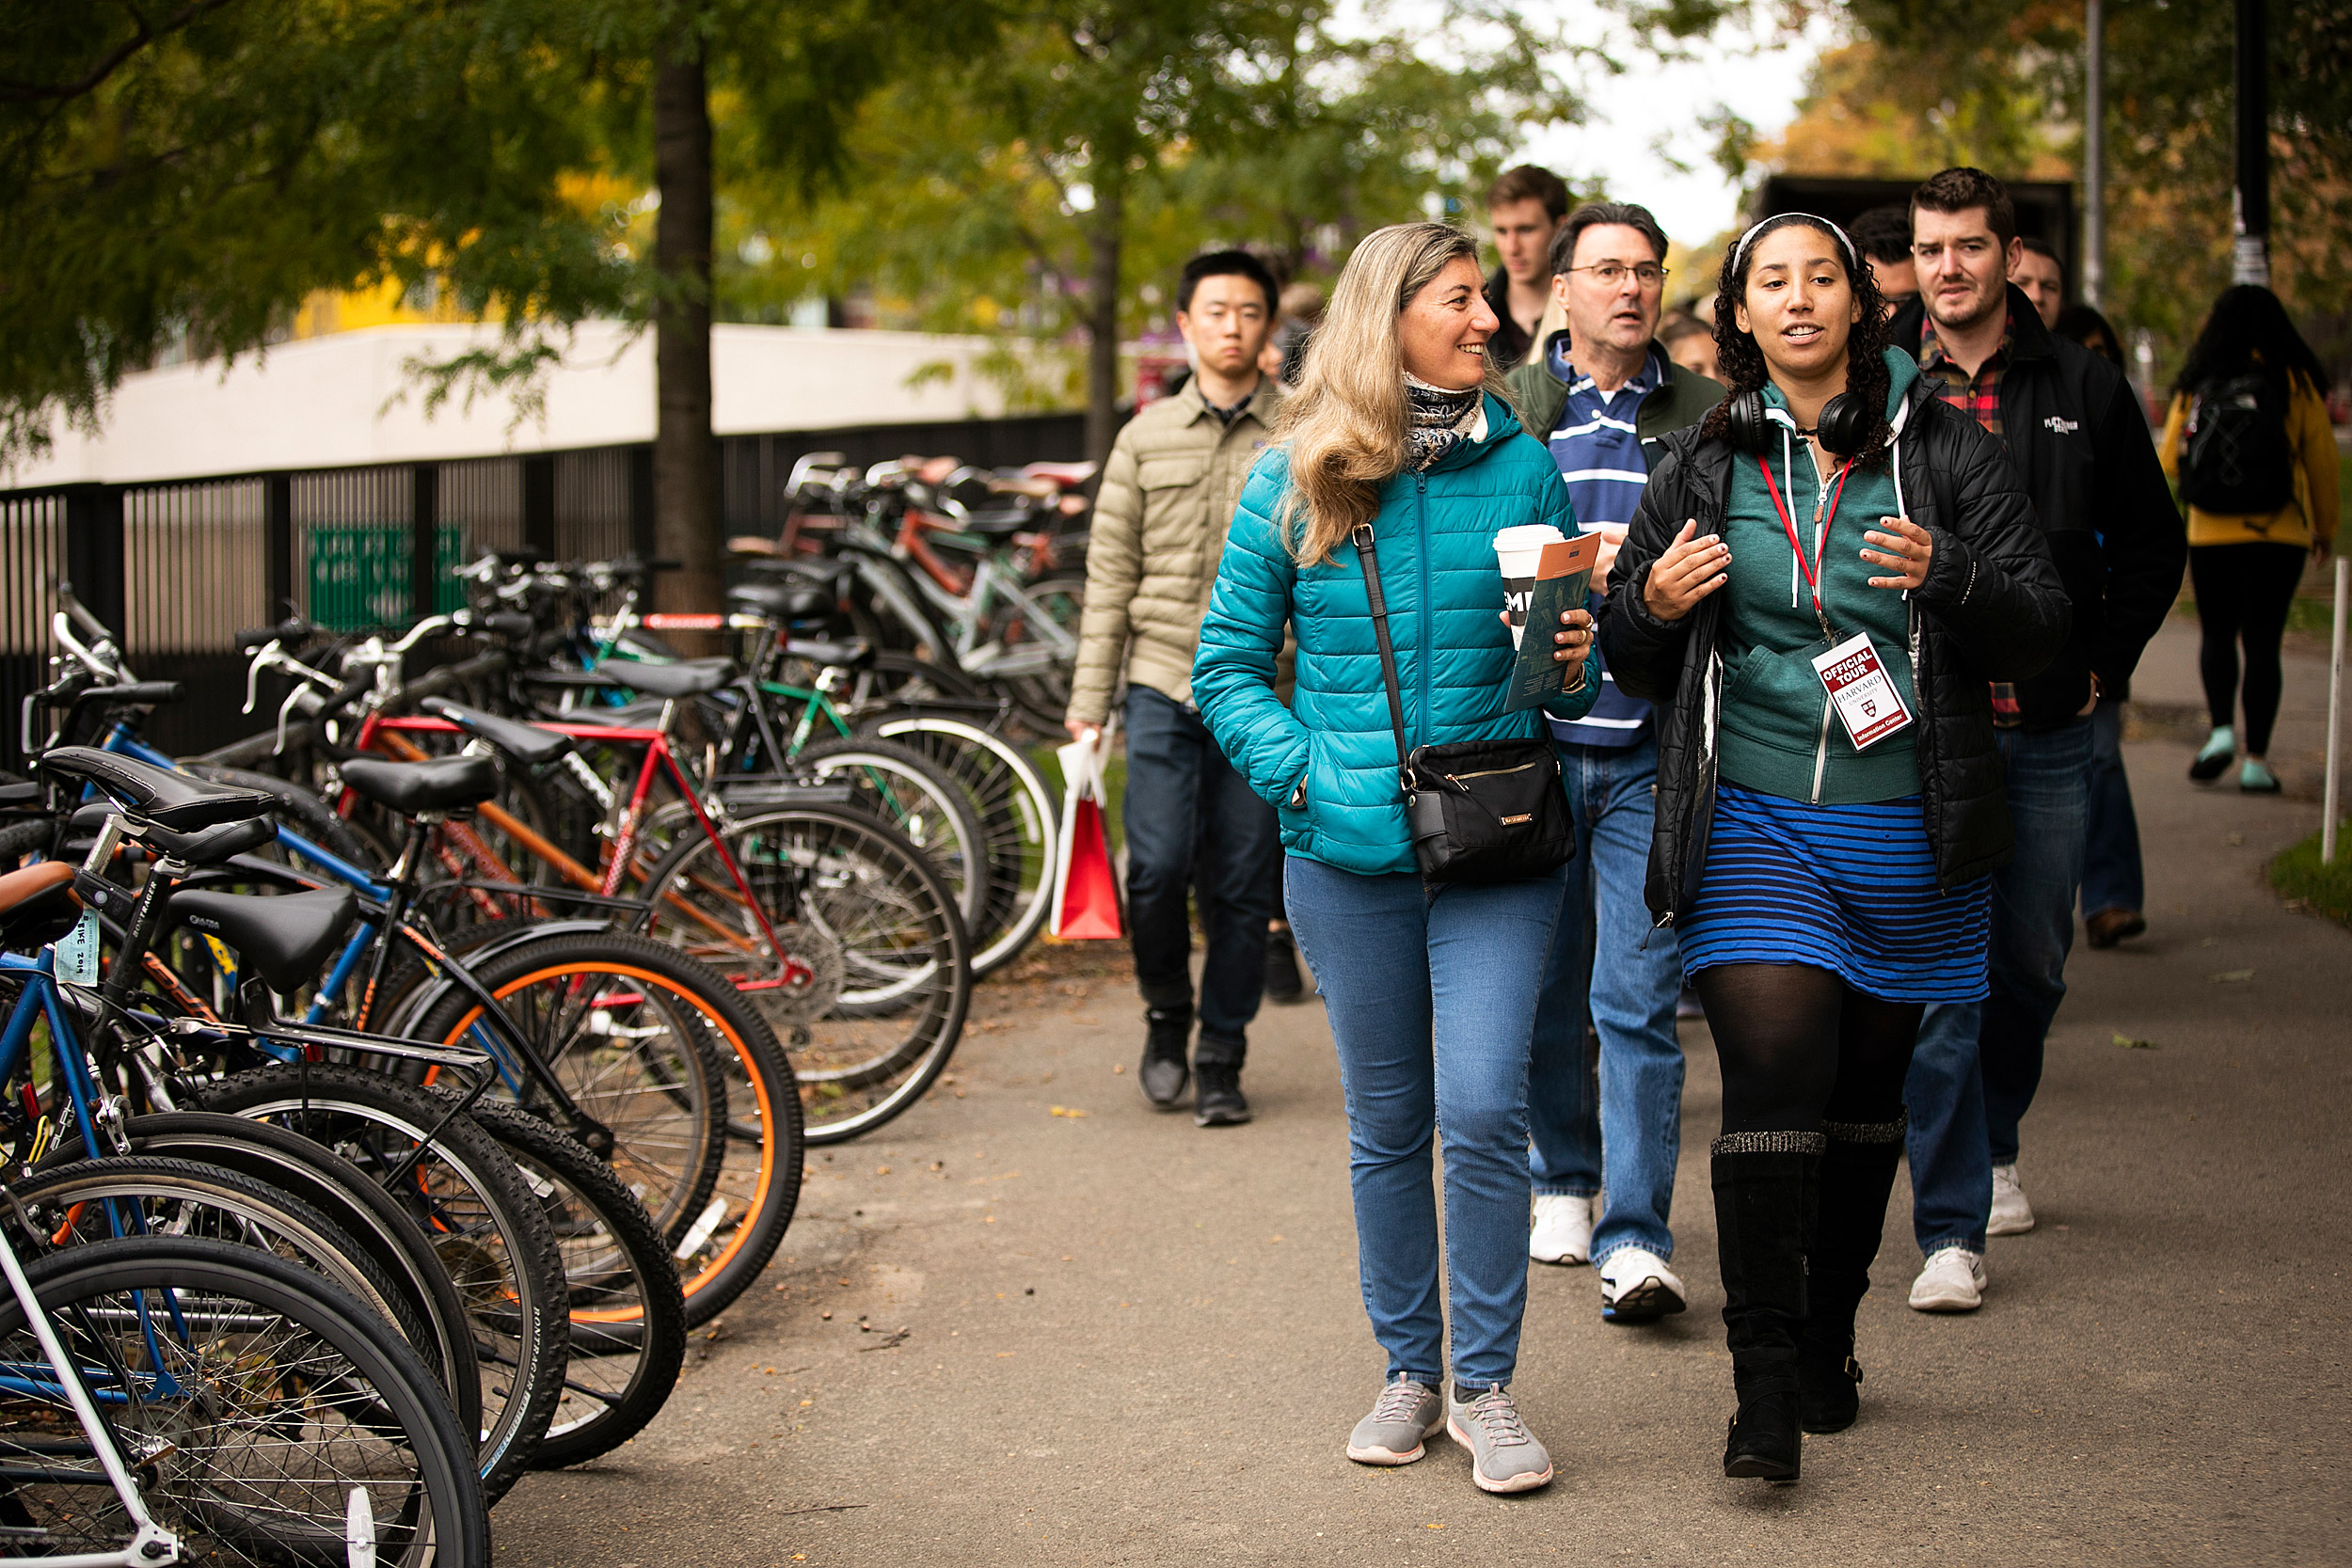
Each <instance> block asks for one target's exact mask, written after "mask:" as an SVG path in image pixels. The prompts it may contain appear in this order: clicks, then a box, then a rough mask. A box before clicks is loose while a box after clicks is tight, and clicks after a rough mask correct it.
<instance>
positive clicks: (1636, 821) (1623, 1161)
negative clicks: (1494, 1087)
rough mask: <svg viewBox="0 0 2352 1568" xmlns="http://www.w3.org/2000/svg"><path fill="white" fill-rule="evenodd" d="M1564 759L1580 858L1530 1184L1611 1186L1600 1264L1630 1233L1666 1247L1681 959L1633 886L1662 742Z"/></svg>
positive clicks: (1554, 996)
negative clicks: (1595, 1042)
mask: <svg viewBox="0 0 2352 1568" xmlns="http://www.w3.org/2000/svg"><path fill="white" fill-rule="evenodd" d="M1560 768H1561V771H1562V773H1563V775H1564V776H1565V778H1566V781H1567V787H1568V810H1569V812H1570V813H1571V814H1573V816H1575V818H1576V842H1577V858H1576V859H1575V860H1574V861H1571V862H1570V863H1568V886H1567V893H1566V895H1565V897H1563V898H1562V900H1561V903H1560V924H1559V925H1558V926H1557V927H1554V928H1553V930H1552V933H1551V956H1550V958H1549V960H1548V961H1547V962H1546V965H1545V970H1544V989H1543V991H1542V993H1541V995H1540V996H1539V997H1538V999H1537V1001H1536V1004H1535V1036H1534V1042H1533V1047H1532V1053H1531V1065H1530V1069H1529V1076H1528V1092H1527V1120H1528V1131H1529V1132H1530V1133H1532V1134H1533V1137H1534V1162H1533V1168H1534V1180H1535V1191H1536V1192H1538V1193H1572V1194H1575V1195H1576V1196H1580V1197H1589V1196H1592V1195H1593V1194H1594V1193H1595V1192H1597V1191H1601V1192H1606V1193H1607V1194H1608V1195H1609V1198H1608V1204H1607V1207H1606V1209H1605V1210H1604V1212H1602V1214H1601V1219H1600V1225H1599V1227H1598V1228H1597V1229H1596V1230H1595V1231H1594V1232H1593V1261H1594V1262H1595V1263H1596V1264H1597V1263H1600V1262H1602V1261H1603V1260H1605V1259H1607V1258H1608V1257H1609V1255H1610V1254H1611V1253H1613V1252H1622V1251H1624V1250H1625V1249H1626V1248H1627V1247H1629V1246H1638V1247H1641V1248H1643V1249H1644V1250H1645V1251H1649V1252H1654V1253H1656V1254H1657V1255H1658V1256H1659V1257H1661V1258H1672V1257H1673V1256H1674V1244H1675V1243H1674V1233H1673V1231H1671V1230H1669V1229H1668V1228H1667V1224H1668V1217H1669V1215H1670V1214H1671V1213H1672V1212H1673V1209H1674V1196H1675V1162H1676V1160H1677V1158H1678V1157H1679V1156H1680V1154H1681V1150H1682V1042H1681V1041H1680V1040H1679V1039H1677V1037H1676V1036H1675V1003H1676V1002H1677V1000H1678V999H1679V998H1680V996H1681V994H1682V960H1681V958H1680V957H1679V956H1678V955H1677V953H1676V951H1675V939H1674V933H1673V931H1671V930H1662V931H1661V930H1653V929H1652V928H1651V924H1650V914H1649V906H1648V905H1647V904H1646V903H1645V902H1644V900H1643V895H1642V884H1643V881H1644V879H1645V878H1646V877H1647V876H1648V873H1649V842H1650V834H1651V832H1652V831H1653V830H1654V829H1655V827H1656V826H1657V821H1658V800H1657V787H1658V742H1657V741H1656V740H1654V739H1652V740H1645V741H1644V742H1642V743H1641V744H1640V745H1638V746H1628V747H1623V748H1613V747H1603V746H1570V745H1563V746H1562V747H1561V748H1560ZM1588 1017H1589V1018H1590V1019H1591V1020H1592V1023H1593V1029H1594V1032H1595V1033H1596V1034H1597V1035H1598V1036H1599V1037H1600V1093H1599V1096H1598V1100H1597V1102H1596V1099H1595V1096H1594V1093H1593V1073H1592V1069H1591V1068H1590V1066H1589V1064H1588V1063H1587V1062H1586V1060H1585V1052H1584V1022H1585V1020H1586V1019H1587V1018H1588Z"/></svg>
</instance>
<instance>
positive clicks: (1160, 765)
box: [1120, 686, 1282, 1069]
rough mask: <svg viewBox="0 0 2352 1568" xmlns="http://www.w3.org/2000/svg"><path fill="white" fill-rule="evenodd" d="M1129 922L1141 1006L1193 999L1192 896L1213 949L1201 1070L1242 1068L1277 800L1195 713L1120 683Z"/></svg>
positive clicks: (1204, 1000) (1277, 842) (1269, 897)
mask: <svg viewBox="0 0 2352 1568" xmlns="http://www.w3.org/2000/svg"><path fill="white" fill-rule="evenodd" d="M1124 808H1125V809H1124V811H1123V812H1122V814H1121V817H1120V821H1121V824H1122V825H1123V826H1124V828H1125V830H1126V833H1127V925H1128V934H1129V937H1130V938H1131V940H1132V942H1133V945H1134V948H1135V955H1136V985H1137V986H1138V987H1139V988H1140V989H1141V990H1142V991H1143V1000H1144V1005H1145V1006H1152V1007H1190V1006H1192V1005H1193V996H1192V915H1191V911H1190V907H1189V905H1190V901H1191V895H1198V898H1199V903H1200V928H1201V931H1202V932H1203V934H1204V935H1205V936H1206V938H1207V945H1208V954H1207V957H1206V958H1205V959H1204V960H1203V961H1202V963H1201V966H1200V1046H1199V1048H1198V1049H1197V1050H1196V1051H1195V1052H1194V1053H1193V1064H1194V1065H1195V1066H1196V1067H1211V1066H1221V1067H1230V1068H1236V1069H1237V1068H1239V1067H1240V1066H1241V1065H1242V1057H1243V1053H1244V1052H1245V1051H1246V1050H1247V1042H1248V1037H1247V1035H1246V1033H1245V1032H1246V1031H1247V1030H1248V1027H1249V1021H1250V1020H1251V1019H1253V1018H1256V1017H1257V1016H1258V1002H1259V1000H1260V996H1261V994H1262V992H1263V990H1264V987H1265V927H1266V922H1267V921H1268V920H1270V919H1272V918H1273V917H1274V912H1275V910H1276V909H1277V907H1278V906H1277V905H1276V903H1275V900H1274V892H1275V888H1274V879H1273V877H1272V875H1271V869H1272V867H1273V866H1274V865H1275V864H1277V863H1279V861H1280V859H1281V854H1282V841H1281V836H1280V832H1279V828H1278V826H1277V823H1276V820H1275V816H1274V808H1273V807H1272V806H1269V805H1267V804H1266V803H1265V802H1264V801H1263V800H1259V799H1258V797H1257V796H1256V795H1254V794H1252V793H1251V792H1250V788H1249V786H1248V784H1244V783H1243V782H1242V778H1241V775H1240V774H1238V773H1236V772H1234V771H1233V767H1232V764H1231V763H1229V762H1227V761H1226V760H1225V753H1224V752H1220V751H1218V750H1217V749H1216V740H1215V738H1214V737H1212V736H1210V734H1209V730H1208V726H1207V725H1205V724H1203V723H1201V722H1200V715H1199V714H1197V713H1195V712H1193V711H1192V710H1191V709H1189V708H1187V707H1184V705H1181V704H1178V703H1174V702H1171V701H1169V700H1168V698H1167V697H1165V696H1163V695H1162V694H1160V693H1159V692H1157V691H1154V690H1152V689H1151V688H1149V687H1143V686H1133V687H1129V688H1128V689H1127V795H1126V799H1125V801H1124Z"/></svg>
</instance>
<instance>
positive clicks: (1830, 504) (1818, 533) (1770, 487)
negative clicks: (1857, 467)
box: [1756, 457, 1853, 615]
mask: <svg viewBox="0 0 2352 1568" xmlns="http://www.w3.org/2000/svg"><path fill="white" fill-rule="evenodd" d="M1756 467H1758V468H1760V469H1762V470H1763V473H1764V488H1765V489H1766V490H1767V491H1768V492H1770V493H1771V495H1772V510H1773V511H1775V512H1777V513H1779V514H1780V526H1781V527H1782V528H1784V529H1787V530H1788V550H1789V553H1790V554H1792V555H1794V556H1795V557H1796V558H1797V566H1798V568H1799V569H1800V570H1801V571H1803V572H1804V581H1805V586H1806V587H1808V588H1810V589H1812V590H1813V613H1814V614H1816V615H1819V614H1820V613H1821V578H1820V572H1819V571H1818V570H1817V567H1818V565H1819V563H1820V559H1821V551H1822V550H1823V549H1824V548H1825V547H1826V546H1828V543H1829V525H1830V521H1831V519H1832V518H1834V517H1836V515H1837V500H1838V498H1839V497H1841V496H1843V495H1844V494H1845V493H1846V475H1847V474H1849V473H1851V471H1852V470H1853V461H1852V459H1851V458H1849V459H1848V460H1847V461H1846V463H1845V465H1844V466H1843V467H1840V468H1839V469H1838V470H1837V484H1836V488H1835V489H1832V488H1830V487H1829V486H1827V485H1824V486H1823V487H1822V496H1821V499H1820V500H1819V501H1817V502H1815V503H1814V507H1813V560H1812V562H1807V561H1806V560H1805V558H1804V546H1803V545H1800V544H1799V543H1798V542H1797V522H1796V519H1795V518H1794V517H1791V516H1790V515H1788V502H1787V501H1784V500H1782V499H1780V486H1779V485H1777V484H1775V483H1772V465H1771V464H1769V463H1767V462H1765V461H1764V459H1762V458H1761V457H1759V458H1757V459H1756Z"/></svg>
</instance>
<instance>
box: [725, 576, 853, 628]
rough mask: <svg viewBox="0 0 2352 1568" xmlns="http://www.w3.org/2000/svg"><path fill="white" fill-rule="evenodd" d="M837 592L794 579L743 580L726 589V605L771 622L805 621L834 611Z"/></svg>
mask: <svg viewBox="0 0 2352 1568" xmlns="http://www.w3.org/2000/svg"><path fill="white" fill-rule="evenodd" d="M833 605H834V595H833V594H828V593H826V592H825V591H824V590H823V589H821V588H815V587H803V586H802V585H801V584H799V583H792V582H743V583H738V584H737V585H736V586H734V587H733V588H730V589H728V590H727V608H728V609H729V610H738V611H740V612H741V613H743V614H746V615H764V616H766V617H767V618H768V619H769V620H771V621H805V620H809V619H811V618H813V617H815V616H818V615H830V614H832V613H833Z"/></svg>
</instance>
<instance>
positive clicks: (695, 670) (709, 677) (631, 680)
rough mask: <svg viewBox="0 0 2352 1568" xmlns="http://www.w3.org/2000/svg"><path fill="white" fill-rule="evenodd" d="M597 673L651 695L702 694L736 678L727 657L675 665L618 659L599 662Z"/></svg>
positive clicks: (615, 683) (614, 683) (612, 683)
mask: <svg viewBox="0 0 2352 1568" xmlns="http://www.w3.org/2000/svg"><path fill="white" fill-rule="evenodd" d="M596 673H597V674H599V675H601V676H603V677H604V680H605V684H607V685H609V686H624V687H627V688H628V689H629V690H631V691H642V692H644V694H645V695H646V696H648V697H667V698H678V697H700V696H702V695H703V694H704V693H706V692H710V691H716V690H718V689H720V688H721V687H723V686H724V685H726V684H727V682H729V681H731V680H733V679H734V678H735V661H734V660H733V659H726V658H684V659H680V660H678V661H677V662H676V663H675V664H640V663H637V662H636V661H634V660H629V659H615V660H613V661H612V662H611V663H609V664H603V665H599V666H597V668H596Z"/></svg>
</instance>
